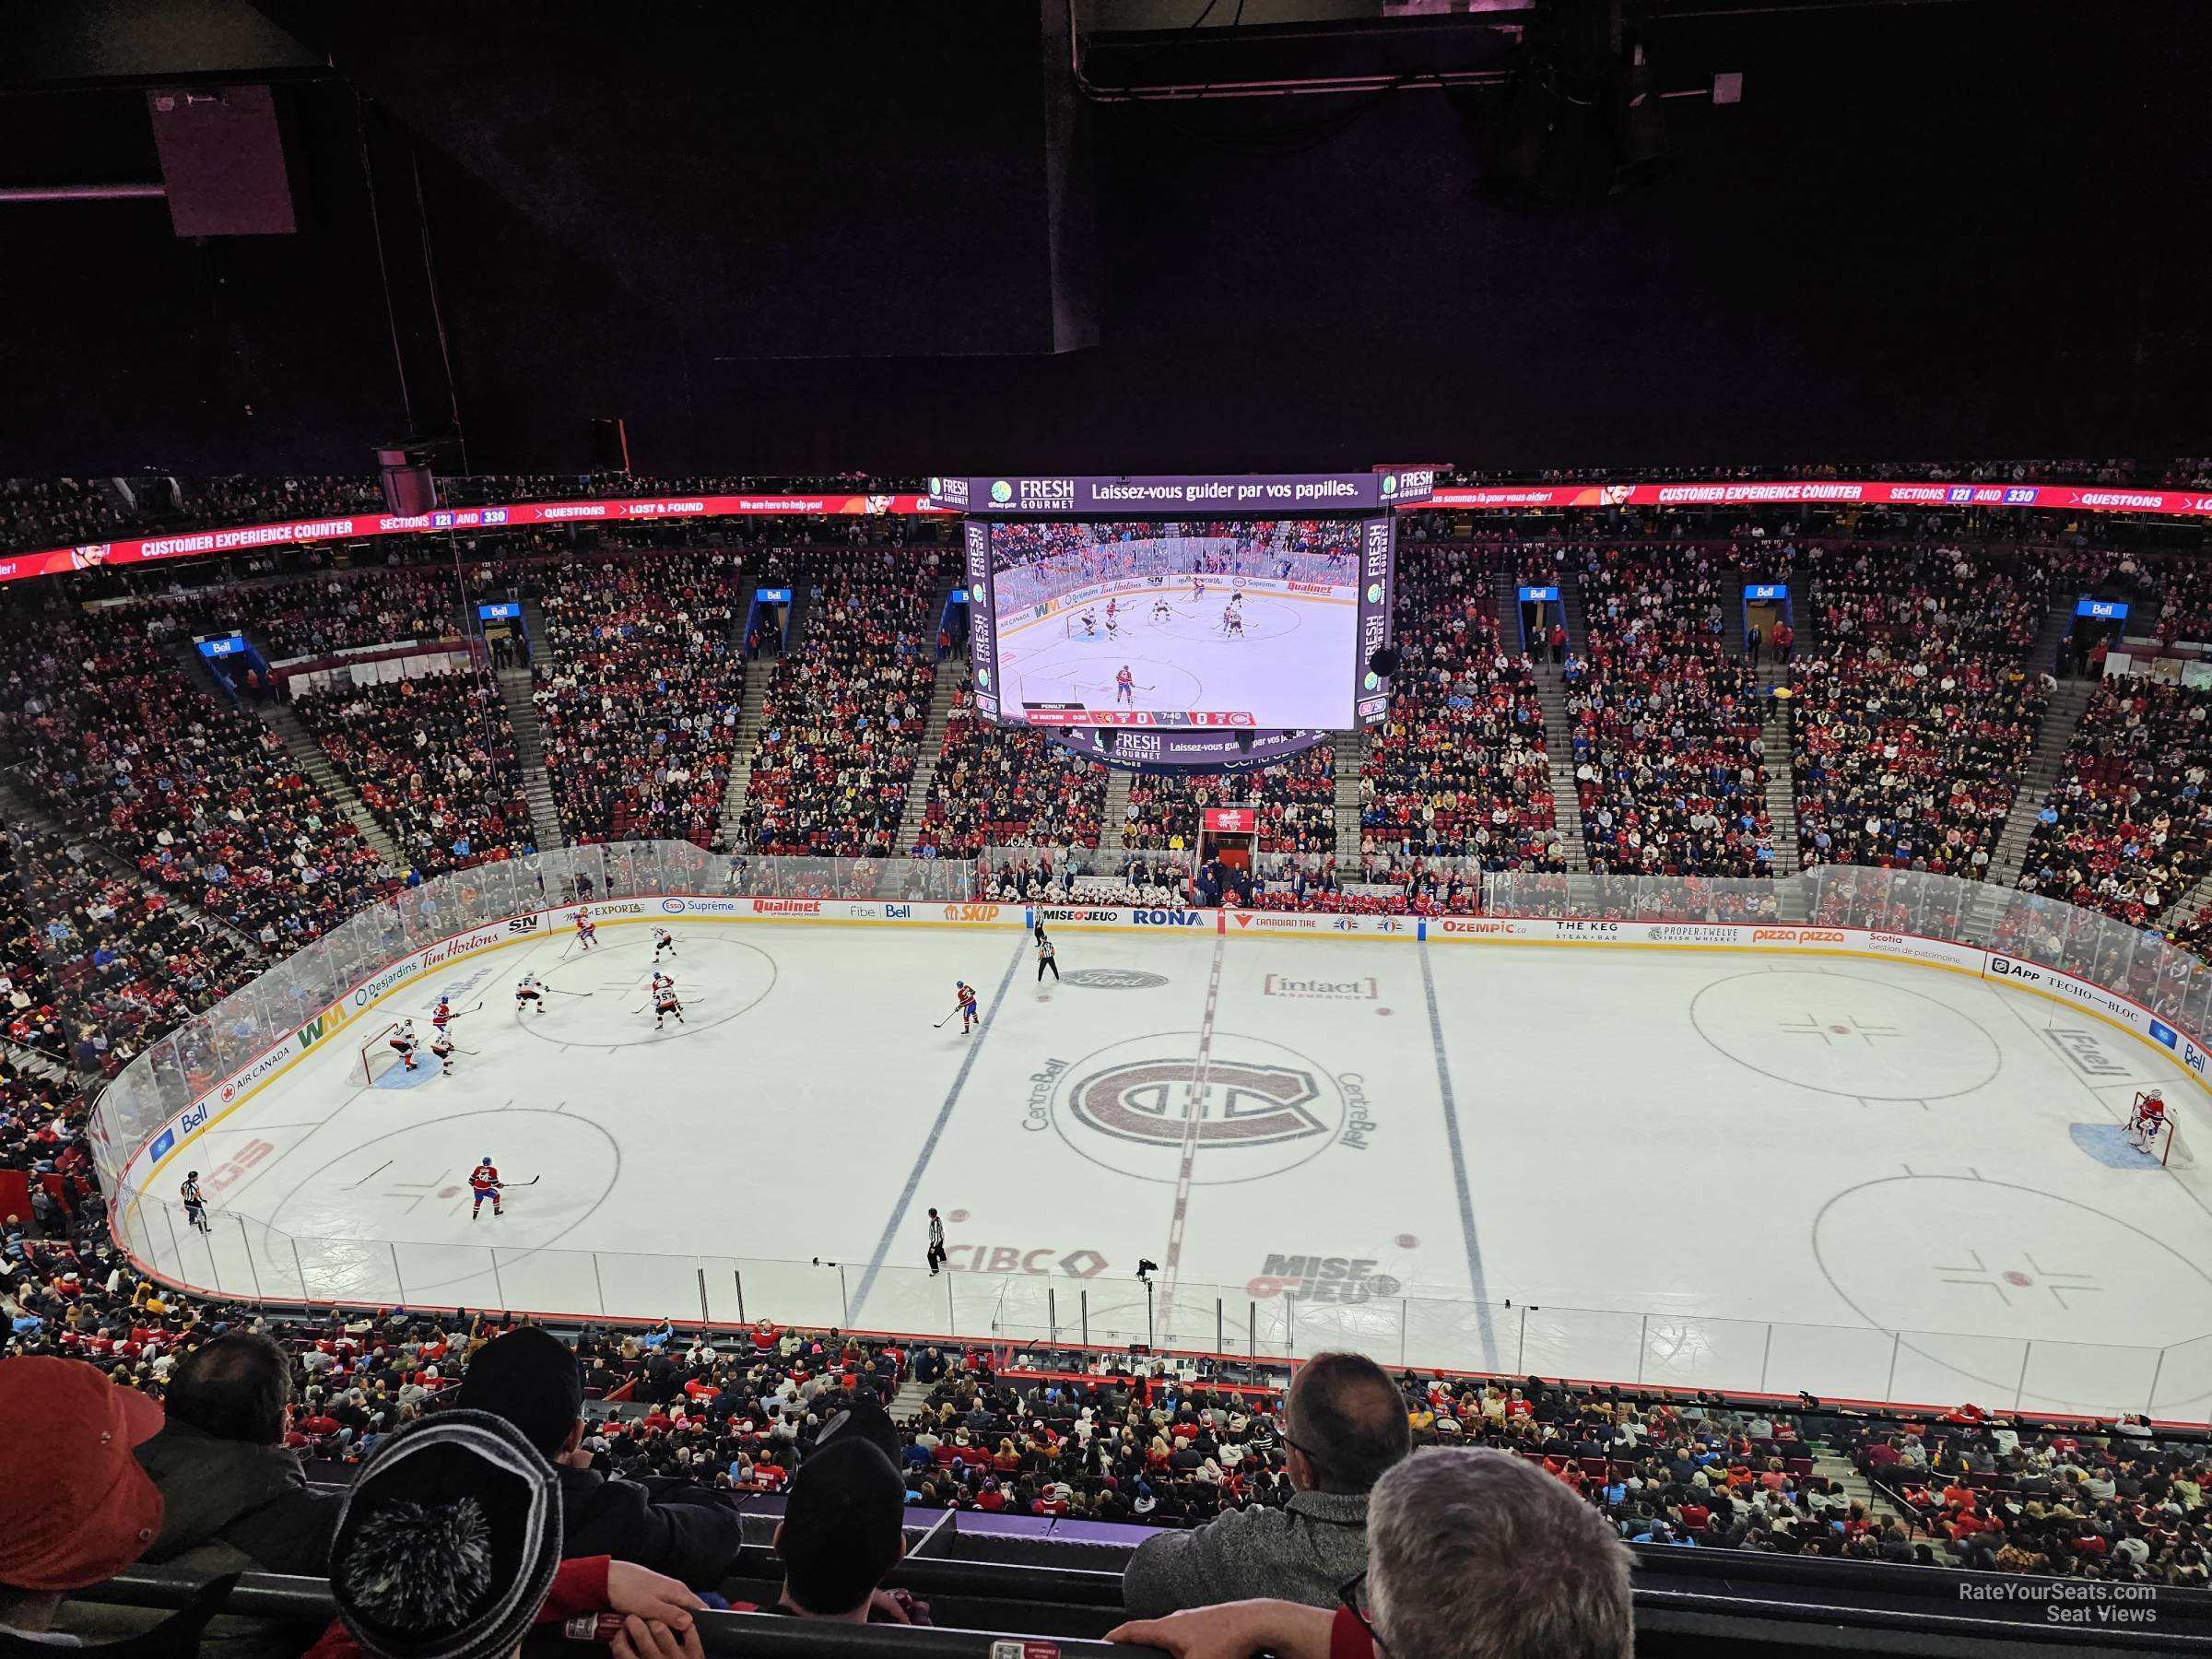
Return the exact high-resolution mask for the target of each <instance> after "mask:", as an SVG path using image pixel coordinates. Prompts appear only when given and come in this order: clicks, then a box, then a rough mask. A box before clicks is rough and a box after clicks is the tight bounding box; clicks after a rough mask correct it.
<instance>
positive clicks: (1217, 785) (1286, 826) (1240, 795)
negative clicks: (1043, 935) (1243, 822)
mask: <svg viewBox="0 0 2212 1659" xmlns="http://www.w3.org/2000/svg"><path fill="white" fill-rule="evenodd" d="M1214 806H1250V807H1252V808H1253V825H1254V827H1255V828H1256V830H1258V834H1259V850H1260V851H1261V852H1262V853H1325V854H1330V855H1334V854H1335V851H1336V756H1335V749H1334V748H1333V747H1331V746H1330V745H1328V744H1326V743H1322V744H1317V745H1315V746H1314V747H1312V748H1309V749H1303V750H1301V751H1300V752H1299V753H1298V754H1295V755H1292V756H1289V757H1288V758H1287V759H1281V760H1277V761H1272V762H1270V763H1269V764H1268V765H1265V766H1255V767H1251V768H1248V769H1246V770H1244V771H1233V772H1211V771H1171V772H1142V773H1139V774H1137V775H1136V776H1135V777H1134V778H1132V779H1131V780H1130V783H1129V804H1128V806H1126V807H1125V808H1124V821H1123V823H1122V825H1121V826H1120V841H1121V845H1122V847H1123V849H1124V851H1126V852H1145V853H1160V852H1167V851H1171V850H1173V851H1180V850H1182V849H1183V848H1188V847H1194V846H1195V845H1196V844H1197V835H1198V823H1199V814H1200V813H1201V812H1204V811H1205V810H1206V809H1207V808H1208V807H1214Z"/></svg>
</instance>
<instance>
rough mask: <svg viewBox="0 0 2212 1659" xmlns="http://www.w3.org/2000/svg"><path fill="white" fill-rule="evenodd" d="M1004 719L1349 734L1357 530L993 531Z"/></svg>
mask: <svg viewBox="0 0 2212 1659" xmlns="http://www.w3.org/2000/svg"><path fill="white" fill-rule="evenodd" d="M990 535H991V577H992V586H991V606H992V612H991V615H992V620H993V623H994V629H995V632H996V635H997V649H998V676H999V687H1000V698H999V715H998V717H999V719H1000V720H1002V721H1004V722H1006V723H1008V724H1014V723H1017V722H1019V723H1023V724H1030V725H1038V726H1083V725H1150V726H1249V727H1253V728H1257V729H1262V730H1268V729H1288V728H1294V727H1297V728H1305V729H1308V730H1323V731H1327V730H1336V731H1345V730H1349V729H1351V727H1352V725H1353V703H1354V700H1355V695H1356V692H1357V688H1358V685H1359V537H1360V526H1359V523H1358V521H1356V520H1350V519H1233V520H1223V521H1219V522H1193V523H1183V524H1176V523H1163V522H1154V521H1146V522H1141V523H1139V522H1130V523H1113V522H1109V523H1095V522H1094V523H1084V524H992V525H991V526H990Z"/></svg>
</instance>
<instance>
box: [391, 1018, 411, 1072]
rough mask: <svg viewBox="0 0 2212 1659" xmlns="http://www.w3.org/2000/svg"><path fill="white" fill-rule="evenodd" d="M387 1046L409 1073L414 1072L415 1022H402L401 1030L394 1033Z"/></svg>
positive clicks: (407, 1020)
mask: <svg viewBox="0 0 2212 1659" xmlns="http://www.w3.org/2000/svg"><path fill="white" fill-rule="evenodd" d="M385 1046H387V1047H388V1048H390V1049H391V1051H392V1052H393V1053H395V1054H397V1055H398V1056H399V1058H400V1063H401V1064H402V1065H404V1066H405V1067H406V1069H407V1070H408V1071H414V1070H415V1069H416V1065H415V1022H414V1021H413V1020H411V1019H403V1020H401V1021H400V1022H399V1030H396V1031H394V1032H393V1033H392V1037H391V1040H390V1041H389V1042H388V1043H387V1044H386V1045H385Z"/></svg>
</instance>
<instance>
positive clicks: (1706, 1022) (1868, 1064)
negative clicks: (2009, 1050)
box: [1689, 971, 2003, 1100]
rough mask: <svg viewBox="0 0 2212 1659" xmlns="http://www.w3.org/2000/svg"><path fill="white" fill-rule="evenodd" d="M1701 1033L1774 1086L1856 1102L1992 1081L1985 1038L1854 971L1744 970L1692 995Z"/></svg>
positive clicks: (1947, 1009) (1959, 1090)
mask: <svg viewBox="0 0 2212 1659" xmlns="http://www.w3.org/2000/svg"><path fill="white" fill-rule="evenodd" d="M1689 1016H1690V1020H1691V1023H1692V1024H1693V1025H1695V1026H1696V1028H1697V1030H1698V1033H1699V1035H1700V1036H1701V1037H1703V1038H1704V1039H1705V1041H1707V1042H1709V1043H1711V1044H1712V1046H1713V1047H1714V1048H1715V1049H1717V1050H1719V1051H1720V1052H1721V1053H1724V1054H1725V1055H1727V1056H1728V1058H1730V1059H1731V1060H1734V1061H1735V1063H1736V1064H1737V1065H1743V1066H1747V1067H1748V1068H1749V1069H1751V1070H1752V1071H1755V1072H1758V1073H1759V1074H1760V1075H1761V1076H1763V1077H1772V1078H1774V1079H1775V1080H1776V1081H1777V1082H1782V1083H1794V1084H1795V1085H1796V1086H1797V1087H1799V1088H1809V1089H1813V1090H1816V1091H1817V1092H1818V1093H1821V1094H1832V1095H1844V1096H1848V1097H1851V1098H1853V1099H1856V1100H1943V1099H1945V1098H1947V1097H1948V1096H1952V1095H1961V1094H1970V1093H1971V1092H1972V1091H1973V1090H1975V1089H1977V1088H1982V1087H1983V1085H1984V1084H1986V1083H1988V1082H1990V1081H1991V1080H1992V1079H1994V1077H1996V1075H1997V1068H1998V1066H1999V1065H2001V1064H2002V1063H2003V1055H2002V1053H2001V1052H2000V1051H1999V1049H1998V1047H1997V1044H1996V1042H1995V1041H1994V1040H1993V1039H1992V1038H1991V1037H1990V1035H1989V1033H1988V1032H1987V1031H1985V1030H1983V1029H1982V1027H1981V1026H1980V1025H1978V1024H1976V1023H1975V1022H1974V1021H1973V1020H1972V1019H1971V1018H1968V1017H1967V1016H1966V1015H1964V1014H1961V1013H1959V1011H1958V1010H1957V1009H1956V1008H1953V1007H1951V1006H1949V1005H1948V1004H1947V1003H1942V1002H1938V1001H1936V1000H1935V998H1934V997H1933V996H1930V995H1928V994H1926V992H1925V990H1924V988H1921V987H1916V986H1907V985H1902V984H1893V983H1890V982H1888V981H1884V980H1877V979H1863V978H1860V977H1858V976H1856V975H1853V974H1848V973H1835V972H1830V971H1820V972H1812V973H1802V972H1791V973H1773V972H1751V973H1738V974H1732V975H1730V976H1728V977H1727V978H1725V979H1717V980H1714V981H1713V982H1711V983H1710V984H1708V985H1706V986H1705V987H1704V989H1702V990H1700V992H1699V993H1698V994H1697V995H1696V996H1694V997H1693V998H1691V1000H1690V1005H1689Z"/></svg>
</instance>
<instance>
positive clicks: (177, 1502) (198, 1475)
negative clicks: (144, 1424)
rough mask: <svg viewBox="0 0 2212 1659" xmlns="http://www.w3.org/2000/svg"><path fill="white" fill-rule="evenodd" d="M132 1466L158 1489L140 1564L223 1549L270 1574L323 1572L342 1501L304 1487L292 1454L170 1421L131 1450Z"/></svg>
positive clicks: (297, 1460)
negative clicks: (154, 1520) (156, 1526)
mask: <svg viewBox="0 0 2212 1659" xmlns="http://www.w3.org/2000/svg"><path fill="white" fill-rule="evenodd" d="M138 1463H139V1465H140V1467H142V1468H144V1469H145V1470H146V1472H147V1475H149V1476H151V1477H153V1482H154V1484H155V1485H156V1486H157V1487H159V1488H161V1505H162V1510H161V1533H160V1535H159V1537H157V1538H156V1539H155V1540H154V1542H153V1546H152V1547H150V1548H149V1549H147V1552H146V1555H145V1558H144V1559H146V1560H147V1561H150V1562H157V1563H158V1562H161V1561H168V1560H173V1559H175V1558H177V1557H178V1556H181V1555H182V1554H183V1553H184V1552H185V1551H187V1550H190V1549H196V1548H198V1547H200V1546H202V1545H204V1544H227V1545H229V1547H231V1548H233V1549H236V1550H239V1551H240V1552H241V1553H242V1554H245V1555H247V1556H250V1557H252V1558H253V1560H254V1561H255V1562H257V1563H258V1564H259V1565H260V1566H262V1567H264V1568H265V1569H266V1570H267V1571H271V1572H288V1573H303V1574H306V1575H308V1576H310V1577H314V1578H320V1577H322V1576H323V1574H324V1572H325V1571H328V1570H329V1566H330V1535H331V1533H332V1531H333V1530H334V1529H335V1527H336V1525H337V1522H338V1505H339V1503H340V1502H341V1498H340V1496H339V1494H337V1493H335V1492H330V1493H322V1492H314V1491H310V1490H309V1489H308V1485H307V1477H306V1476H305V1475H304V1474H303V1473H301V1471H300V1454H299V1453H296V1452H289V1451H287V1450H286V1449H285V1448H284V1447H282V1446H256V1445H251V1444H248V1443H247V1442H246V1441H227V1440H218V1439H216V1438H215V1436H213V1435H212V1434H209V1433H207V1432H206V1431H205V1430H199V1429H195V1428H194V1427H193V1426H192V1425H191V1424H189V1423H180V1422H178V1421H176V1420H175V1419H173V1418H172V1419H171V1421H170V1422H169V1424H168V1425H167V1426H166V1427H165V1428H163V1429H162V1430H161V1432H160V1433H159V1434H157V1435H155V1436H154V1438H153V1439H152V1440H149V1441H147V1442H146V1443H145V1444H144V1445H142V1446H140V1447H139V1448H138Z"/></svg>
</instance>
